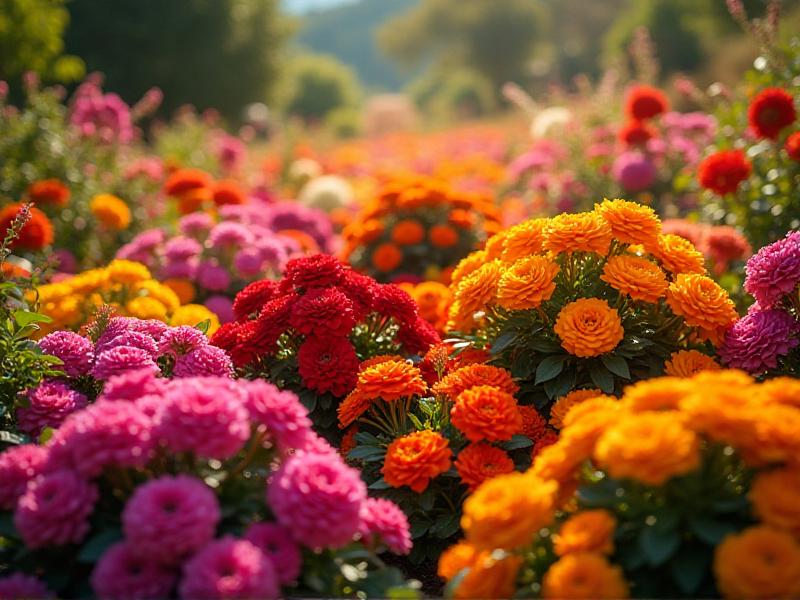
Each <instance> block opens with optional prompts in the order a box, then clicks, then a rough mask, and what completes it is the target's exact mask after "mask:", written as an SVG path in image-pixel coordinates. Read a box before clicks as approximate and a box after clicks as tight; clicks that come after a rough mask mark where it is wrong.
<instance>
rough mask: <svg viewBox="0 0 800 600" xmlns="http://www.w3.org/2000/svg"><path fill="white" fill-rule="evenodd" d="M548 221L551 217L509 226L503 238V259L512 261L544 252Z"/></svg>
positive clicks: (508, 261)
mask: <svg viewBox="0 0 800 600" xmlns="http://www.w3.org/2000/svg"><path fill="white" fill-rule="evenodd" d="M548 222H549V219H530V220H528V221H523V222H522V223H519V224H518V225H514V226H513V227H511V228H509V230H508V231H507V232H506V235H505V237H504V239H503V253H502V254H501V258H502V260H503V261H504V262H507V263H512V262H514V261H516V260H518V259H520V258H525V257H527V256H531V255H532V254H540V253H541V252H544V228H545V227H546V226H547V223H548Z"/></svg>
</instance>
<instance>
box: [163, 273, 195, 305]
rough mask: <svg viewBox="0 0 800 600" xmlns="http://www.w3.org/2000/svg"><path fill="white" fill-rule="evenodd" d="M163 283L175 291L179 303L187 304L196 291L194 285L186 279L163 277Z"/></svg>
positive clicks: (192, 298)
mask: <svg viewBox="0 0 800 600" xmlns="http://www.w3.org/2000/svg"><path fill="white" fill-rule="evenodd" d="M164 285H165V286H167V287H168V288H169V289H171V290H172V291H173V292H175V295H176V296H178V300H179V301H180V303H181V304H189V303H190V302H191V301H192V300H194V297H195V294H196V293H197V291H196V290H195V289H194V285H193V284H192V282H191V281H189V280H188V279H165V280H164Z"/></svg>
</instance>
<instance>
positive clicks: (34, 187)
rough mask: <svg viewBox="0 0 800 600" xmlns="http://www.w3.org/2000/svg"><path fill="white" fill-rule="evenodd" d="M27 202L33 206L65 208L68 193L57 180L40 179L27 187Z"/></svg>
mask: <svg viewBox="0 0 800 600" xmlns="http://www.w3.org/2000/svg"><path fill="white" fill-rule="evenodd" d="M27 196H28V200H30V201H31V202H33V203H35V204H40V205H41V204H51V205H53V206H66V205H67V204H68V203H69V197H70V191H69V188H68V187H67V186H66V185H64V184H63V183H62V182H61V181H59V180H58V179H41V180H39V181H34V182H33V183H32V184H30V185H29V186H28V191H27Z"/></svg>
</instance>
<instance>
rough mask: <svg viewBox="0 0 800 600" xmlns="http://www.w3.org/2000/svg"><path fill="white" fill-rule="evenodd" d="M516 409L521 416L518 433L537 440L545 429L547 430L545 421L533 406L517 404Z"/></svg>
mask: <svg viewBox="0 0 800 600" xmlns="http://www.w3.org/2000/svg"><path fill="white" fill-rule="evenodd" d="M517 411H519V415H520V417H521V418H522V426H521V427H520V429H519V432H518V433H520V434H522V435H524V436H527V437H529V438H531V439H532V440H538V439H539V438H541V437H542V436H543V435H544V434H545V431H547V421H545V420H544V417H542V415H540V414H539V411H538V410H536V408H535V407H533V406H517Z"/></svg>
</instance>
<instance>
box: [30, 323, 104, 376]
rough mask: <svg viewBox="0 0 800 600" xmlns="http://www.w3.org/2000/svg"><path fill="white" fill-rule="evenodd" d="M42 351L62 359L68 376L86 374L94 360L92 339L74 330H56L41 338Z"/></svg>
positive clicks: (40, 346)
mask: <svg viewBox="0 0 800 600" xmlns="http://www.w3.org/2000/svg"><path fill="white" fill-rule="evenodd" d="M39 348H41V349H42V352H44V353H45V354H49V355H51V356H55V357H57V358H60V359H61V362H63V363H64V366H63V367H62V369H64V373H65V374H66V375H67V377H80V376H81V375H86V374H87V373H88V372H89V369H90V368H91V366H92V361H93V360H94V344H93V343H92V340H90V339H88V338H85V337H83V336H81V335H78V334H77V333H74V332H72V331H55V332H53V333H50V334H48V335H46V336H44V337H43V338H42V339H41V340H39Z"/></svg>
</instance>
